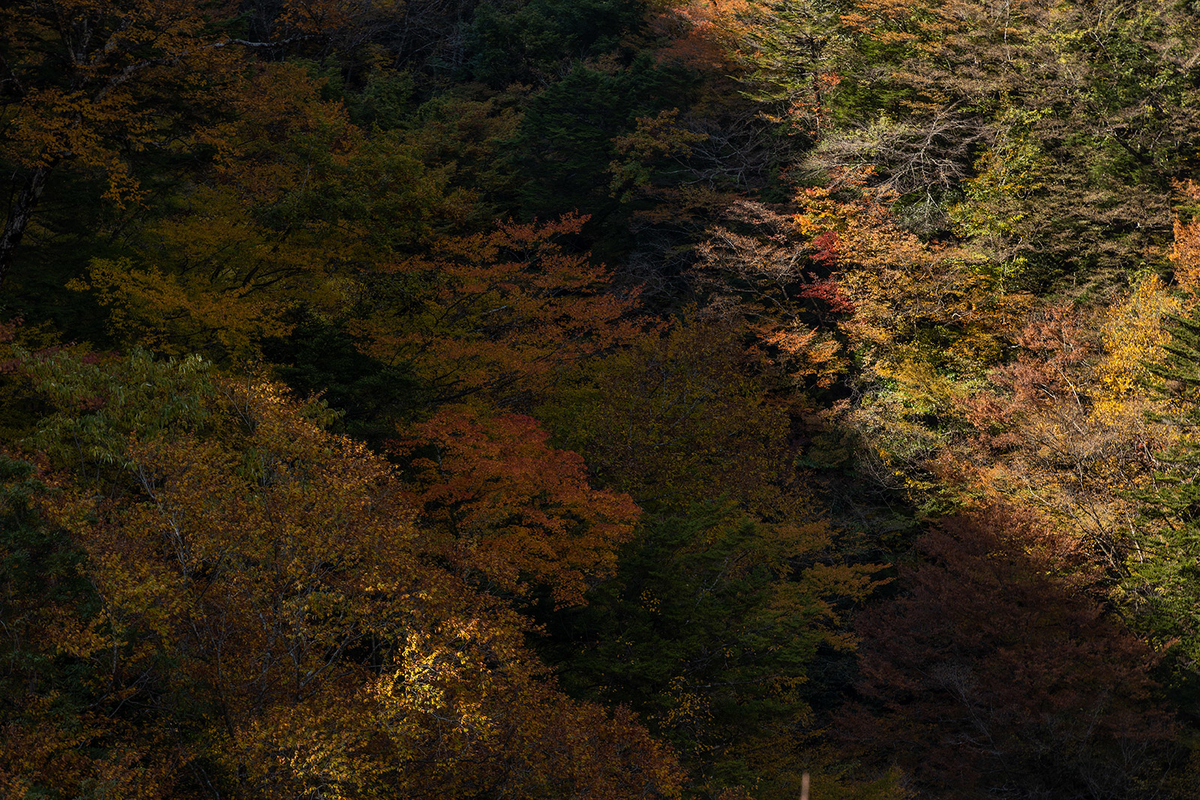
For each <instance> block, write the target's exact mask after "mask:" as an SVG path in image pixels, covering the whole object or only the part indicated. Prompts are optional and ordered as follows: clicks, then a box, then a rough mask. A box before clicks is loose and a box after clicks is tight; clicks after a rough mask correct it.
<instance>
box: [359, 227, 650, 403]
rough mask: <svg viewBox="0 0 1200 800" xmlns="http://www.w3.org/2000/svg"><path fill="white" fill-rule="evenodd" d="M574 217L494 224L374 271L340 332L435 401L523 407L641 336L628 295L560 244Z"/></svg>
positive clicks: (576, 230)
mask: <svg viewBox="0 0 1200 800" xmlns="http://www.w3.org/2000/svg"><path fill="white" fill-rule="evenodd" d="M585 221H586V220H585V219H584V218H582V217H579V216H575V215H568V216H566V217H563V218H562V219H560V220H558V221H556V222H550V223H531V224H518V223H516V222H507V223H502V224H499V225H497V226H496V227H495V228H494V229H493V230H491V231H490V232H487V233H477V234H473V235H469V236H452V237H444V238H440V239H438V240H436V241H434V242H432V243H431V245H430V248H429V251H428V252H427V253H425V254H422V255H419V256H412V257H408V258H400V259H397V260H395V261H393V262H391V263H387V264H382V265H380V271H379V274H378V275H376V276H374V277H372V278H370V279H368V280H367V281H366V284H367V288H368V291H369V294H368V295H367V297H366V298H365V306H366V308H365V310H364V312H363V314H362V315H361V317H360V318H359V319H358V320H355V321H353V322H352V323H351V324H350V327H351V330H353V331H355V332H357V333H359V334H360V335H361V336H362V337H363V339H364V340H365V345H364V349H365V350H366V352H368V353H369V354H370V355H372V356H374V357H376V358H378V359H379V360H381V361H383V362H384V363H396V362H404V363H408V364H411V365H412V368H413V370H414V371H415V372H416V373H417V374H418V375H419V376H420V378H421V379H422V381H423V382H424V383H425V385H426V386H427V387H429V391H430V392H431V393H432V394H433V396H434V398H435V399H436V400H437V401H441V402H446V401H453V400H459V399H462V398H464V397H469V396H471V395H474V394H478V393H485V394H487V395H490V396H491V397H493V398H495V399H497V400H501V401H507V402H516V401H517V400H518V399H519V398H522V397H524V398H526V402H528V398H530V397H536V396H537V395H538V393H539V392H541V391H544V389H545V386H546V383H547V381H549V380H551V379H553V378H554V376H555V375H556V374H557V373H558V372H560V371H561V370H563V369H565V368H567V367H569V366H570V365H572V364H574V363H575V362H577V361H578V360H580V359H582V358H585V357H588V356H590V355H594V354H598V353H603V352H605V351H606V350H608V349H609V348H612V347H614V346H616V345H618V344H621V343H623V342H628V341H631V340H633V339H635V338H637V336H638V335H639V334H640V329H641V326H640V325H639V324H638V323H637V322H636V321H635V320H634V319H632V311H633V309H634V302H633V297H631V296H629V295H627V294H622V293H619V292H618V291H616V290H615V288H614V287H613V286H612V285H611V272H610V271H609V270H608V269H607V268H605V267H604V266H602V265H596V264H594V263H593V262H592V261H591V260H590V259H589V257H588V255H586V254H575V253H573V252H571V251H570V250H569V249H567V247H566V243H565V242H564V240H565V239H568V237H570V236H572V235H574V234H578V233H579V231H580V230H581V228H582V226H583V224H584V222H585Z"/></svg>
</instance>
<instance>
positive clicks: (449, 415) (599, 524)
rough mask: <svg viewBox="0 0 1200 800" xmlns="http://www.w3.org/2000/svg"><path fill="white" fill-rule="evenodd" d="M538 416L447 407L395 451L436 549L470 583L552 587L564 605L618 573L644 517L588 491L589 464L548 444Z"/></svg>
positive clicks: (522, 590)
mask: <svg viewBox="0 0 1200 800" xmlns="http://www.w3.org/2000/svg"><path fill="white" fill-rule="evenodd" d="M548 439H549V434H548V433H547V432H546V431H544V430H543V429H542V428H541V426H540V425H539V424H538V423H537V421H536V420H534V419H533V418H531V417H527V416H523V415H519V414H504V413H492V414H486V413H479V412H476V411H474V410H472V409H470V408H468V407H465V406H447V407H444V408H442V409H441V410H439V411H438V413H437V414H436V415H435V416H434V417H433V418H432V419H430V420H428V421H426V422H423V423H420V424H418V425H416V426H414V428H413V430H412V431H411V433H410V438H408V439H407V440H405V441H403V442H398V443H396V445H395V450H396V452H397V453H400V454H410V455H411V460H410V463H409V469H408V471H409V474H410V477H409V481H410V482H411V491H413V493H414V500H415V501H416V503H417V505H418V508H419V509H420V510H421V512H420V517H419V520H420V524H421V525H422V526H423V527H424V528H425V529H427V530H428V531H429V533H430V534H431V541H430V547H431V549H438V551H439V552H442V553H444V555H445V556H446V558H447V560H448V562H449V563H451V564H453V565H454V566H455V567H456V568H457V569H458V570H459V571H460V573H461V574H462V575H463V577H464V579H466V580H468V581H470V582H472V583H475V584H477V585H481V586H483V587H485V588H490V589H493V590H497V591H500V592H505V593H512V592H516V593H518V594H526V593H528V590H529V588H530V584H538V585H544V586H546V587H548V588H549V589H550V591H551V593H552V595H553V597H554V601H555V603H556V604H557V605H560V606H562V605H575V604H581V603H583V602H584V596H583V595H584V592H585V591H587V589H588V588H589V587H590V586H591V585H592V584H593V583H594V582H595V581H596V580H597V579H599V578H603V577H608V576H610V575H611V574H612V573H613V571H614V570H615V568H616V561H617V550H618V548H619V547H620V546H621V545H623V544H625V543H626V542H628V541H629V540H630V538H631V537H632V536H633V527H634V524H635V523H636V522H637V520H638V517H639V516H640V513H641V511H640V509H639V508H638V507H637V506H636V505H635V504H634V502H633V501H632V500H631V499H630V498H629V496H628V495H625V494H621V493H618V492H611V491H607V490H600V489H593V488H592V487H591V486H589V485H588V476H587V469H586V466H585V465H584V463H583V458H582V457H581V456H579V455H578V454H576V453H572V452H570V451H568V450H556V449H554V448H552V447H550V446H549V445H548V444H547V440H548Z"/></svg>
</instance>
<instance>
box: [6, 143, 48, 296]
mask: <svg viewBox="0 0 1200 800" xmlns="http://www.w3.org/2000/svg"><path fill="white" fill-rule="evenodd" d="M49 176H50V167H48V166H45V165H41V166H38V167H35V168H34V170H33V172H31V173H29V177H28V178H27V179H26V181H25V186H24V187H22V188H21V193H20V194H19V195H17V202H16V204H15V205H14V206H13V209H12V211H11V212H10V213H9V215H8V223H7V224H6V225H5V226H4V234H3V235H0V289H3V288H4V281H5V279H6V278H7V277H8V271H9V269H10V268H11V267H12V261H13V255H14V254H15V253H16V250H17V245H18V244H20V243H21V237H22V236H24V235H25V228H26V227H28V225H29V219H30V217H32V216H33V210H34V209H35V208H37V204H38V200H39V199H41V196H42V190H43V189H45V188H46V179H47V178H48V177H49Z"/></svg>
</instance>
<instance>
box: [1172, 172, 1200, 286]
mask: <svg viewBox="0 0 1200 800" xmlns="http://www.w3.org/2000/svg"><path fill="white" fill-rule="evenodd" d="M1176 190H1177V191H1178V193H1179V194H1180V195H1182V199H1183V200H1184V201H1186V202H1189V203H1193V204H1194V203H1196V202H1197V201H1200V186H1197V185H1196V184H1195V182H1193V181H1188V182H1187V183H1186V184H1182V185H1178V186H1176ZM1170 257H1171V262H1172V264H1174V269H1175V281H1176V283H1178V284H1179V287H1180V288H1181V289H1183V290H1184V291H1185V292H1187V293H1188V296H1189V297H1190V298H1191V300H1192V302H1195V301H1196V299H1197V297H1198V296H1200V217H1195V216H1193V218H1192V219H1191V220H1190V221H1188V222H1184V221H1183V220H1181V219H1180V218H1179V217H1178V216H1176V217H1175V244H1174V246H1173V247H1172V248H1171V254H1170Z"/></svg>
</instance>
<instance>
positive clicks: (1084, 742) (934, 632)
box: [845, 507, 1171, 797]
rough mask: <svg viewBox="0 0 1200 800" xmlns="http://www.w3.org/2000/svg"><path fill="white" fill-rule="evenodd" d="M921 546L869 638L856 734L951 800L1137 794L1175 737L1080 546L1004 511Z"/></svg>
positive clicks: (865, 627)
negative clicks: (1019, 791) (1013, 790)
mask: <svg viewBox="0 0 1200 800" xmlns="http://www.w3.org/2000/svg"><path fill="white" fill-rule="evenodd" d="M919 547H920V550H921V552H922V555H923V561H922V563H921V564H920V565H918V566H915V567H912V568H909V569H907V570H905V571H904V573H903V574H902V577H901V580H902V581H903V584H904V586H905V588H906V589H907V593H906V594H905V595H903V596H901V597H900V598H898V599H897V600H896V601H895V602H893V603H891V604H890V605H887V606H884V607H881V608H879V609H877V610H876V611H874V612H873V613H869V614H867V615H865V616H864V617H863V619H862V620H861V622H860V624H859V626H858V627H859V632H860V633H861V634H862V636H863V644H862V653H863V662H862V667H863V678H862V680H861V682H860V684H859V690H860V692H862V693H863V695H864V698H865V703H864V705H863V706H862V707H861V708H860V709H859V711H858V712H857V715H856V716H855V717H853V718H852V719H847V720H846V722H845V725H846V727H845V730H846V732H847V733H850V734H851V735H852V736H854V737H855V738H858V737H862V738H861V739H859V741H861V742H862V743H863V744H864V745H865V746H867V747H868V748H872V749H873V750H874V751H875V752H876V753H880V754H882V753H886V754H887V758H889V760H890V759H895V761H896V762H898V763H900V764H901V765H903V766H904V767H905V768H906V769H907V770H909V771H910V772H911V773H912V774H914V776H915V777H916V778H917V779H918V780H919V781H921V782H922V784H923V785H924V788H926V789H927V790H929V791H930V792H931V793H932V795H933V796H939V797H940V796H945V797H962V796H968V795H973V794H974V793H975V792H978V791H983V787H985V786H995V785H998V784H999V783H1004V784H1005V785H1009V786H1016V785H1019V786H1021V787H1023V789H1024V791H1026V792H1028V793H1030V794H1034V793H1036V792H1038V791H1040V792H1043V793H1047V794H1052V795H1053V796H1055V797H1075V796H1085V795H1083V794H1077V791H1078V789H1079V787H1082V786H1085V785H1093V786H1103V787H1107V790H1117V789H1118V787H1123V786H1129V785H1130V784H1131V783H1132V782H1133V781H1135V780H1137V776H1138V774H1139V773H1140V772H1142V771H1143V770H1145V769H1147V765H1148V764H1151V763H1152V761H1151V760H1150V759H1144V760H1143V758H1141V757H1140V756H1145V755H1146V754H1148V753H1149V752H1151V751H1153V749H1154V748H1155V747H1157V746H1159V745H1160V744H1161V743H1163V742H1165V741H1166V740H1167V739H1168V737H1169V736H1170V733H1171V723H1170V721H1169V718H1168V717H1167V715H1166V714H1165V713H1164V712H1163V711H1162V710H1160V709H1159V708H1158V707H1157V706H1156V705H1155V704H1154V703H1153V701H1152V699H1151V697H1152V694H1153V691H1154V688H1155V687H1154V684H1153V682H1152V681H1151V680H1150V678H1149V676H1148V669H1149V667H1150V666H1151V665H1152V664H1153V663H1154V661H1155V657H1154V654H1153V653H1152V652H1151V651H1150V649H1149V648H1148V647H1147V646H1146V645H1145V644H1144V643H1143V642H1141V641H1139V640H1138V639H1137V638H1136V637H1134V636H1133V635H1132V634H1130V633H1129V632H1127V631H1126V630H1124V629H1123V628H1122V627H1121V626H1120V625H1119V624H1118V623H1117V622H1116V621H1115V620H1112V619H1110V618H1109V617H1108V616H1107V615H1106V614H1105V612H1104V608H1103V606H1102V604H1101V602H1100V600H1099V598H1098V597H1097V594H1099V592H1098V591H1097V587H1096V583H1095V581H1096V579H1097V576H1096V573H1095V572H1093V570H1092V569H1091V568H1090V567H1089V565H1088V559H1087V556H1086V553H1085V552H1084V551H1083V550H1082V548H1080V546H1079V544H1078V542H1077V541H1076V540H1075V539H1074V538H1073V537H1070V536H1066V535H1064V534H1062V533H1060V532H1058V531H1056V530H1054V529H1053V528H1051V527H1049V526H1048V525H1047V524H1046V523H1044V522H1042V521H1041V520H1039V519H1037V518H1036V517H1034V516H1032V515H1031V514H1029V513H1028V512H1024V511H1019V510H1016V509H1010V508H1000V507H993V508H988V509H983V510H980V511H974V512H970V513H965V514H962V515H959V516H956V517H952V518H950V519H948V520H946V521H945V522H944V523H943V524H942V525H941V526H940V527H939V528H937V529H936V530H934V531H932V532H931V533H929V534H927V535H926V536H925V537H923V538H922V539H921V540H920V542H919ZM1134 754H1137V755H1134Z"/></svg>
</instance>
